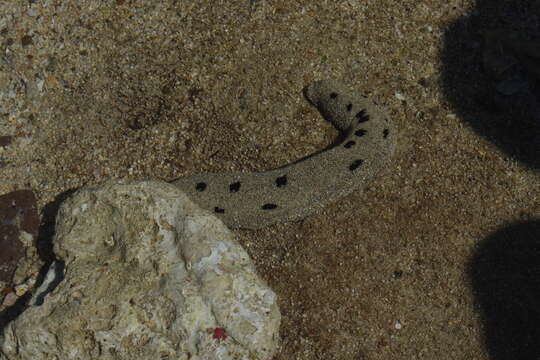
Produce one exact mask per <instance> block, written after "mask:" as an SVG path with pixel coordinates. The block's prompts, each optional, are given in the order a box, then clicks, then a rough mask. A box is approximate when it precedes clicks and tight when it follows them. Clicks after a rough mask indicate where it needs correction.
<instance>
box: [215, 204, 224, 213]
mask: <svg viewBox="0 0 540 360" xmlns="http://www.w3.org/2000/svg"><path fill="white" fill-rule="evenodd" d="M214 212H215V213H218V214H224V213H225V209H222V208H218V207H217V206H216V207H215V208H214Z"/></svg>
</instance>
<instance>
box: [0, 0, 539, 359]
mask: <svg viewBox="0 0 540 360" xmlns="http://www.w3.org/2000/svg"><path fill="white" fill-rule="evenodd" d="M472 8H473V4H472V2H471V1H467V0H465V1H462V0H450V1H448V0H426V1H418V0H401V1H395V0H377V1H375V0H365V1H323V0H317V1H313V0H299V1H288V0H280V1H279V0H278V1H263V0H259V1H256V0H252V1H249V0H238V1H220V0H200V1H176V0H164V1H129V0H116V1H112V0H109V1H101V0H99V1H98V0H79V1H64V0H50V1H34V0H32V1H21V0H8V1H3V2H2V3H1V4H0V44H1V48H0V49H1V53H0V69H1V71H0V92H1V93H2V96H3V97H2V99H3V102H2V104H0V106H1V107H2V111H1V114H0V116H1V117H0V134H1V135H13V136H15V140H14V141H13V143H12V144H11V145H9V146H7V147H6V148H5V149H3V150H2V151H1V152H0V162H4V163H7V164H5V165H0V166H2V167H1V168H0V171H1V174H2V178H1V181H0V193H7V192H9V191H12V190H14V189H21V188H32V189H34V191H35V192H36V196H37V198H38V200H39V206H40V209H43V208H44V207H45V206H46V205H50V204H51V202H52V201H53V200H54V199H55V197H58V196H59V195H60V194H61V193H63V192H64V191H67V190H69V189H73V188H76V187H80V186H83V185H86V184H97V183H100V182H102V181H104V180H106V179H108V178H131V179H140V178H153V179H163V180H172V179H174V178H177V177H180V176H183V175H190V174H195V173H200V172H220V171H262V170H266V169H271V168H275V167H277V166H281V165H284V164H286V163H288V162H291V161H294V160H296V159H299V158H301V157H303V156H305V155H308V154H310V153H312V152H314V151H316V150H319V149H322V148H324V147H325V146H327V145H328V144H330V143H331V142H332V140H333V139H334V137H335V136H336V132H335V131H334V130H333V129H332V128H331V125H330V124H327V123H325V122H324V121H323V120H322V119H321V118H320V117H319V116H318V114H317V113H316V110H315V109H313V108H311V107H310V106H309V104H308V103H307V102H306V101H304V99H303V98H302V95H301V89H302V88H303V87H304V86H306V85H307V84H309V83H310V82H312V81H314V80H318V79H321V78H338V79H343V80H344V81H345V82H346V83H348V84H351V85H353V86H354V87H356V88H361V89H364V90H365V93H366V94H367V95H370V96H371V97H372V98H374V100H375V101H376V102H377V103H378V104H380V105H383V106H386V107H387V110H388V113H389V114H390V116H391V117H392V118H393V119H394V121H396V122H397V124H398V128H399V132H400V133H399V141H398V149H397V154H396V157H395V160H394V163H393V165H392V166H391V167H390V168H389V169H387V170H386V171H385V172H384V173H383V174H382V176H381V177H380V178H379V179H378V180H376V181H375V182H374V183H372V185H371V186H370V187H369V189H367V190H366V191H365V192H364V193H353V194H352V195H349V196H347V197H345V198H344V199H343V200H341V201H338V202H336V203H334V204H332V205H331V206H328V207H327V208H326V209H325V210H324V211H323V212H322V213H321V214H319V215H316V216H313V217H309V218H307V219H306V220H304V221H300V222H296V223H289V224H282V225H276V226H272V227H269V228H266V229H262V230H258V231H241V232H238V234H239V237H240V240H241V242H242V243H243V245H244V246H245V247H246V249H247V250H248V252H249V253H250V255H251V256H252V257H253V259H254V261H255V263H256V265H257V267H258V269H259V271H260V273H261V275H262V276H263V277H264V278H265V279H266V280H267V281H268V282H269V285H270V286H271V287H272V288H273V289H274V290H275V291H276V292H277V294H278V297H279V299H280V304H279V305H280V308H281V310H282V314H283V321H282V323H283V325H282V329H281V334H282V337H283V347H282V350H281V352H280V354H279V355H278V356H277V357H276V360H292V359H310V360H311V359H339V360H341V359H347V360H348V359H351V360H359V359H369V360H379V359H381V360H382V359H385V360H387V359H478V360H485V359H488V355H487V351H486V349H485V348H484V346H483V344H482V323H481V321H480V315H479V312H478V308H477V307H475V304H474V299H473V297H472V291H471V287H470V284H469V280H468V278H467V276H466V275H465V267H466V263H467V261H469V258H470V256H471V254H472V253H473V252H474V249H475V247H476V246H477V244H478V243H479V242H480V241H481V240H482V239H483V238H484V237H486V236H487V235H488V234H489V233H491V232H492V231H495V230H496V229H499V228H500V227H501V226H503V225H505V224H509V223H512V222H515V221H518V220H527V219H533V218H535V217H538V216H539V214H540V199H539V195H538V194H539V189H540V180H539V176H538V174H537V173H535V172H534V171H532V170H531V169H529V168H527V167H526V166H524V165H522V164H521V163H519V162H517V161H515V160H513V159H511V158H509V157H508V156H507V155H506V154H504V153H502V152H500V150H499V149H498V148H497V147H496V146H495V145H493V144H492V143H490V142H488V141H487V140H485V139H484V138H482V137H480V136H479V135H478V134H477V133H475V132H474V131H473V130H471V129H470V128H469V127H468V126H467V125H466V124H464V123H463V122H462V121H461V120H460V118H459V116H457V115H456V114H455V113H454V112H453V110H452V107H451V106H450V104H449V103H448V102H447V101H446V100H445V98H444V96H443V94H442V92H441V90H440V89H439V87H438V86H437V83H438V79H439V78H440V76H441V72H440V69H441V62H440V58H439V51H440V50H441V47H442V46H443V43H442V39H443V35H444V32H445V30H446V29H447V26H448V25H449V24H451V23H452V22H453V21H455V20H456V19H458V18H460V17H462V16H465V15H467V14H469V13H470V12H471V11H472ZM456 56H462V55H461V54H456ZM57 199H58V198H57ZM45 228H46V227H45ZM398 324H399V325H398ZM396 325H397V326H396ZM398 328H399V329H398Z"/></svg>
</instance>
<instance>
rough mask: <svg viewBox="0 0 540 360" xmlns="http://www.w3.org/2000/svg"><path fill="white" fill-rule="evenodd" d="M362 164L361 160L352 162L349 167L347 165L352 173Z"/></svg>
mask: <svg viewBox="0 0 540 360" xmlns="http://www.w3.org/2000/svg"><path fill="white" fill-rule="evenodd" d="M363 162H364V160H361V159H358V160H354V161H353V163H352V164H351V165H349V170H351V171H354V170H356V169H358V168H359V167H360V165H362V163H363Z"/></svg>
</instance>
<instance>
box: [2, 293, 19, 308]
mask: <svg viewBox="0 0 540 360" xmlns="http://www.w3.org/2000/svg"><path fill="white" fill-rule="evenodd" d="M17 299H18V297H17V295H15V293H14V292H10V293H9V294H7V295H6V297H5V298H4V301H3V302H2V307H10V306H13V305H14V304H15V302H17Z"/></svg>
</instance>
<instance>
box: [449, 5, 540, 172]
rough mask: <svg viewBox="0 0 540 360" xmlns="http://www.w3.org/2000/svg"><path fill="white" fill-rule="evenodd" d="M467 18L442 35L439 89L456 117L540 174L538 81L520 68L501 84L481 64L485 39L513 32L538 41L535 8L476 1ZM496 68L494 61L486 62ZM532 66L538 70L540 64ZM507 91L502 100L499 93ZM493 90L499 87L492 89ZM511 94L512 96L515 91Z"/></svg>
mask: <svg viewBox="0 0 540 360" xmlns="http://www.w3.org/2000/svg"><path fill="white" fill-rule="evenodd" d="M471 10H472V11H471V12H470V13H469V14H470V15H468V16H466V17H462V18H459V19H458V20H456V21H455V22H454V23H453V24H451V25H450V26H449V28H448V30H447V31H446V32H445V34H444V42H443V49H442V52H441V61H442V69H441V72H442V75H441V79H440V86H441V87H442V91H443V94H444V96H445V97H446V99H447V100H448V101H449V103H450V106H451V107H452V109H453V111H454V112H455V113H456V114H457V116H458V117H459V118H460V119H461V120H462V121H464V122H465V123H467V124H468V125H470V126H471V127H472V129H474V131H475V132H476V133H477V134H479V135H481V136H482V137H484V138H486V139H488V140H489V141H491V142H492V143H494V144H495V145H497V146H498V147H499V148H500V149H501V150H502V151H504V152H505V153H506V154H507V155H508V156H510V157H511V158H514V159H517V160H518V161H520V162H521V163H522V164H524V165H526V166H527V167H529V168H531V169H534V170H536V171H539V170H540V80H539V79H538V77H537V76H538V74H537V75H536V76H535V75H533V73H531V71H530V68H527V67H526V66H524V65H523V64H522V63H521V62H518V63H517V64H515V65H513V66H512V67H510V68H508V69H507V71H508V72H507V73H505V74H506V75H505V76H504V77H505V78H506V79H507V80H508V78H509V77H510V78H511V79H514V78H517V79H518V80H516V81H513V80H512V81H507V82H505V84H502V79H501V77H498V78H497V76H495V75H494V73H493V71H492V70H493V68H492V67H490V66H486V65H485V62H484V49H485V48H486V39H485V34H486V32H487V31H490V30H495V29H497V30H502V31H503V32H505V33H509V32H517V33H518V34H519V35H520V36H521V37H522V38H523V39H525V40H534V39H538V40H539V41H540V20H539V19H540V2H538V1H532V0H531V1H528V0H478V1H477V3H476V6H475V7H474V8H473V9H471ZM490 59H491V60H492V61H491V63H493V62H498V61H499V60H502V59H498V58H497V57H495V58H490ZM535 63H538V65H539V66H540V58H536V60H535ZM505 86H506V88H508V87H509V88H510V89H509V90H508V89H507V92H511V93H512V94H506V95H504V94H503V93H504V91H503V92H501V87H505ZM497 87H499V88H498V89H497ZM518 89H519V91H517V92H516V90H518Z"/></svg>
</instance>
